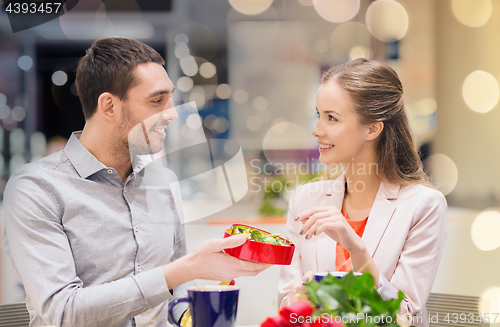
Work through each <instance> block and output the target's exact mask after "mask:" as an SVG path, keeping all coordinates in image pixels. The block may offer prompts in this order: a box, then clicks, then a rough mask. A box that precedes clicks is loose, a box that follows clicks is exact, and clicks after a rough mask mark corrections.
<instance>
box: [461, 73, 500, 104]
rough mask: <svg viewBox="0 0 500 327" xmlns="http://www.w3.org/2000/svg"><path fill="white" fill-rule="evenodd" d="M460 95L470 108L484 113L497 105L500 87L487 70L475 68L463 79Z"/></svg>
mask: <svg viewBox="0 0 500 327" xmlns="http://www.w3.org/2000/svg"><path fill="white" fill-rule="evenodd" d="M462 96H463V98H464V101H465V103H466V104H467V106H468V107H469V108H470V109H472V110H474V111H476V112H480V113H484V112H488V111H490V110H491V109H493V107H495V106H496V105H497V103H498V99H499V97H500V89H499V86H498V82H497V80H496V78H495V77H493V76H492V75H491V74H488V73H487V72H483V71H480V70H476V71H475V72H473V73H471V74H470V75H469V76H467V78H466V79H465V81H464V84H463V86H462Z"/></svg>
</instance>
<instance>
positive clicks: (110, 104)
mask: <svg viewBox="0 0 500 327" xmlns="http://www.w3.org/2000/svg"><path fill="white" fill-rule="evenodd" d="M117 100H118V98H117V97H115V96H114V95H113V94H111V93H109V92H104V93H102V94H101V95H100V96H99V98H98V99H97V113H98V114H99V115H100V116H102V117H103V118H105V119H107V120H114V119H115V117H116V114H117V113H116V109H117V106H116V105H117Z"/></svg>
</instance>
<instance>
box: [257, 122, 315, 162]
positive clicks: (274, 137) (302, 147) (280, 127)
mask: <svg viewBox="0 0 500 327" xmlns="http://www.w3.org/2000/svg"><path fill="white" fill-rule="evenodd" d="M309 140H310V137H309V134H308V133H307V132H306V131H305V130H304V129H303V128H302V127H300V126H299V125H297V124H294V123H290V122H283V123H279V124H276V125H274V126H273V127H271V128H270V129H269V131H267V133H266V135H265V136H264V140H263V142H262V149H263V151H264V156H265V157H266V159H267V161H269V162H270V163H271V164H273V165H274V166H275V167H277V166H278V165H286V164H287V163H301V162H303V161H304V160H305V159H306V158H307V156H308V155H309V143H310V142H309Z"/></svg>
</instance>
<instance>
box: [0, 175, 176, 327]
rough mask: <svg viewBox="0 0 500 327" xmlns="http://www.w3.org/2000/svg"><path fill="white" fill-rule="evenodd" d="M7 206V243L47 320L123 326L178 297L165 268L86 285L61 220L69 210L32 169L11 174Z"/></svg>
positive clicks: (31, 299)
mask: <svg viewBox="0 0 500 327" xmlns="http://www.w3.org/2000/svg"><path fill="white" fill-rule="evenodd" d="M4 210H5V234H4V246H5V248H6V250H7V253H8V254H9V256H10V258H11V260H12V262H13V265H14V268H15V269H16V271H17V273H18V274H19V276H20V277H21V279H22V281H23V284H24V287H25V290H26V293H27V295H28V297H29V302H30V305H31V306H32V307H33V309H35V310H36V312H37V316H39V317H41V319H42V320H43V321H44V323H45V324H47V325H56V326H72V327H76V326H106V327H109V326H115V325H120V324H122V323H124V322H126V321H128V320H130V319H132V317H134V316H135V315H137V314H140V313H141V312H143V311H145V310H147V309H149V308H152V307H155V306H157V305H158V304H160V303H161V302H163V301H165V300H167V299H168V298H170V297H171V296H172V295H171V294H170V292H169V286H168V285H167V284H166V283H165V278H164V275H163V270H162V267H158V268H155V269H152V270H149V271H144V272H142V273H140V274H137V275H136V276H131V277H126V278H121V279H118V280H116V281H113V282H110V283H105V284H101V285H96V286H90V287H84V285H83V282H82V280H81V279H80V278H79V277H78V274H77V271H76V268H75V262H74V259H73V253H72V250H71V246H70V244H69V241H68V237H67V235H66V233H65V229H64V226H63V224H62V222H61V217H62V214H63V211H64V209H63V208H62V207H61V205H60V204H59V203H58V202H57V200H56V196H55V194H54V192H53V190H51V189H50V187H49V186H47V185H45V184H44V183H43V181H42V179H40V178H38V176H36V175H35V174H33V173H32V172H26V171H25V172H21V173H18V174H15V175H13V176H12V177H11V179H10V180H9V183H8V185H7V188H6V191H5V198H4ZM102 255H105V256H108V255H110V254H109V253H103V254H102ZM89 264H91V263H89Z"/></svg>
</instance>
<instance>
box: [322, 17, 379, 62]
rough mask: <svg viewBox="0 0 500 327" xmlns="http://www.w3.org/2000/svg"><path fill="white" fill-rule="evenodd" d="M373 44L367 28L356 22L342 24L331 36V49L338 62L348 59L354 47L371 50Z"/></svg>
mask: <svg viewBox="0 0 500 327" xmlns="http://www.w3.org/2000/svg"><path fill="white" fill-rule="evenodd" d="M371 43H372V36H371V34H370V32H369V31H368V29H367V28H366V26H365V25H363V24H361V23H356V22H347V23H343V24H340V25H339V26H337V27H336V28H335V29H334V30H333V32H332V35H331V36H330V49H331V52H332V54H333V58H334V59H335V60H337V61H343V60H346V59H348V58H349V54H350V52H351V50H352V46H353V45H357V46H362V47H364V48H366V49H369V48H370V47H371Z"/></svg>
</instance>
